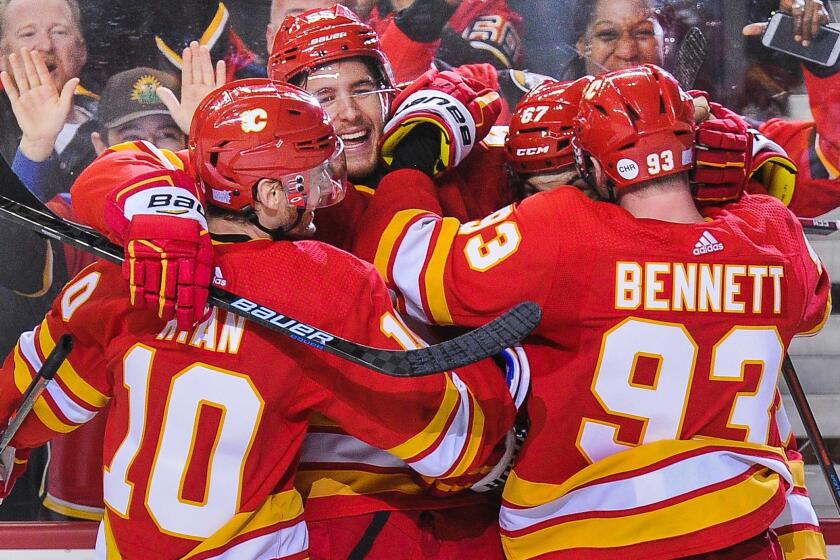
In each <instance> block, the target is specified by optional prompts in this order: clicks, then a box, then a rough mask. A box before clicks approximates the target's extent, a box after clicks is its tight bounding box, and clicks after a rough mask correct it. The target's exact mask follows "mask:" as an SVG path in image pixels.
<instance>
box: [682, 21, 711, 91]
mask: <svg viewBox="0 0 840 560" xmlns="http://www.w3.org/2000/svg"><path fill="white" fill-rule="evenodd" d="M707 50H708V43H707V42H706V36H705V35H703V32H702V31H700V29H698V28H697V27H692V28H691V29H689V30H688V32H687V33H686V34H685V37H683V40H682V43H680V50H678V51H677V61H676V68H674V77H675V78H676V79H677V81H678V82H679V83H680V86H682V88H683V89H686V90H688V89H691V88H692V87H693V86H694V81H695V80H696V79H697V74H698V73H699V72H700V68H701V67H702V66H703V63H704V62H705V61H706V53H707Z"/></svg>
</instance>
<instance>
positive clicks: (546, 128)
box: [505, 76, 593, 173]
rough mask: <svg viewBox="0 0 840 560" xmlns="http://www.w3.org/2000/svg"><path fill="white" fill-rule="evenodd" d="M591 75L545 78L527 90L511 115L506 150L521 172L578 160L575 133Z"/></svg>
mask: <svg viewBox="0 0 840 560" xmlns="http://www.w3.org/2000/svg"><path fill="white" fill-rule="evenodd" d="M592 80H593V78H592V77H591V76H584V77H583V78H580V79H578V80H575V81H571V82H570V81H566V82H554V81H551V82H546V83H543V84H541V85H539V86H537V87H536V88H534V89H533V90H531V92H530V93H528V94H527V95H526V96H525V97H524V98H522V100H521V101H520V102H519V104H518V105H517V106H516V110H515V111H514V112H513V116H512V117H511V121H510V127H509V129H508V136H507V139H506V141H505V152H506V154H507V160H508V162H509V163H510V166H511V168H512V169H513V170H514V171H516V172H518V173H540V172H543V171H556V170H559V169H561V168H563V167H566V166H569V165H573V164H574V163H575V156H574V150H573V149H572V137H573V136H574V119H575V116H576V115H577V113H578V106H579V105H580V98H581V96H582V95H583V90H584V89H586V87H587V86H588V85H589V84H590V83H591V82H592Z"/></svg>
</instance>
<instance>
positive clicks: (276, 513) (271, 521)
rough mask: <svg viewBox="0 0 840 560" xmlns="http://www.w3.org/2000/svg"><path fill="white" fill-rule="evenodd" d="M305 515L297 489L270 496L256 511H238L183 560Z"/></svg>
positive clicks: (183, 559)
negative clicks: (241, 536) (237, 538)
mask: <svg viewBox="0 0 840 560" xmlns="http://www.w3.org/2000/svg"><path fill="white" fill-rule="evenodd" d="M301 515H303V500H302V499H301V497H300V494H298V492H297V490H286V491H285V492H280V493H279V494H273V495H271V496H269V497H268V498H267V499H266V500H265V502H263V504H262V506H260V508H259V509H258V510H256V511H246V512H242V513H237V514H236V515H234V516H233V517H232V518H231V519H230V521H228V522H227V523H225V524H224V525H223V526H222V527H221V528H220V529H219V530H218V531H216V532H215V533H213V534H212V535H210V536H209V537H208V538H207V539H205V540H204V541H203V542H202V543H201V544H199V545H198V546H196V547H195V548H194V549H192V550H191V551H190V552H189V554H187V555H186V556H184V557H183V558H182V560H188V559H189V558H193V557H195V556H198V555H199V554H201V553H203V552H207V551H209V550H213V549H214V548H220V547H223V546H225V545H226V544H227V543H229V542H230V541H231V540H233V539H234V538H236V537H239V536H240V535H245V534H247V533H251V532H253V531H259V530H260V529H263V528H264V527H270V526H272V525H276V524H278V523H283V522H285V521H291V520H293V519H295V518H296V517H300V516H301Z"/></svg>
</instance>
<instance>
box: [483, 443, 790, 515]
mask: <svg viewBox="0 0 840 560" xmlns="http://www.w3.org/2000/svg"><path fill="white" fill-rule="evenodd" d="M756 464H760V465H764V466H766V467H768V468H770V469H772V470H773V471H775V472H777V473H779V475H780V476H782V478H784V479H785V480H787V481H788V484H789V485H790V486H791V487H792V486H793V475H791V473H790V471H789V470H788V467H787V465H786V464H785V463H783V462H782V461H779V460H775V459H769V458H764V457H756V456H753V455H743V454H740V453H735V452H733V451H714V452H711V453H705V454H702V455H697V456H694V457H689V458H686V459H683V460H682V461H678V462H676V463H673V464H670V465H667V466H664V467H662V468H660V469H656V470H654V471H651V472H647V473H644V474H640V475H637V476H633V477H630V478H626V479H621V480H616V481H613V482H604V483H601V484H594V485H592V486H586V487H584V488H580V489H578V490H573V491H572V492H569V493H568V494H566V495H564V496H561V497H560V498H557V499H556V500H552V501H550V502H546V503H544V504H541V505H539V506H536V507H532V508H523V509H517V508H511V507H507V506H502V509H501V512H500V514H499V525H500V526H501V528H502V529H504V530H505V531H518V530H521V529H525V528H527V527H530V526H532V525H536V524H537V523H542V522H544V521H546V520H549V519H554V518H557V517H562V516H566V515H573V514H578V513H586V512H595V511H622V510H630V509H634V508H638V507H642V506H647V505H651V504H655V503H657V502H661V501H665V500H669V499H672V498H677V497H679V496H682V495H685V494H688V493H690V492H694V491H696V490H700V489H702V488H706V487H708V486H711V485H713V484H717V483H719V482H723V481H726V480H729V479H732V478H734V477H736V476H738V475H740V474H743V473H745V472H746V471H747V470H749V469H750V468H751V467H753V465H756Z"/></svg>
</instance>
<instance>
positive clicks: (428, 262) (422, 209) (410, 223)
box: [356, 174, 583, 326]
mask: <svg viewBox="0 0 840 560" xmlns="http://www.w3.org/2000/svg"><path fill="white" fill-rule="evenodd" d="M391 181H393V182H391ZM383 183H384V180H383ZM392 189H393V190H392ZM433 189H434V185H433V184H432V183H431V182H430V181H423V180H422V178H421V177H419V176H417V175H416V174H415V175H414V176H413V177H412V176H409V175H408V174H399V175H397V174H392V176H389V184H382V185H381V186H380V191H378V192H377V194H376V196H375V197H374V198H373V200H372V201H371V204H370V206H369V213H368V214H367V215H366V220H365V223H366V227H365V229H364V231H362V232H360V234H359V242H358V243H357V245H356V248H357V251H358V254H359V255H360V256H361V257H362V258H364V259H366V260H370V262H373V263H374V265H375V266H376V269H377V270H378V271H379V272H380V274H382V276H383V278H385V280H386V282H387V283H388V285H389V286H390V287H392V288H393V289H395V290H396V291H397V292H398V294H399V298H398V302H399V306H400V307H401V309H402V310H404V311H405V312H407V313H408V314H409V315H411V316H412V317H414V318H415V319H418V320H420V321H422V322H425V323H434V324H440V325H450V324H459V325H471V326H474V325H479V324H482V323H483V322H485V321H486V320H487V319H488V318H491V317H496V316H498V315H500V314H502V313H503V312H504V311H506V310H507V309H509V308H510V307H512V306H514V305H516V304H517V303H520V302H521V301H522V296H523V294H527V297H528V299H531V300H533V301H535V302H536V303H539V304H541V305H542V304H544V303H545V300H546V297H547V294H548V291H549V290H550V288H551V286H552V282H553V280H554V277H553V274H554V270H555V269H556V266H557V264H558V262H559V261H558V259H559V258H560V241H561V238H562V237H563V236H562V235H560V234H558V233H557V232H556V231H552V230H551V228H552V227H554V226H555V225H556V223H557V221H558V220H562V213H563V211H562V210H560V209H559V208H557V207H556V205H557V202H558V200H560V199H561V198H565V197H567V196H572V197H574V196H576V195H575V194H574V193H573V192H572V189H560V190H559V191H563V192H561V193H560V194H559V195H558V194H553V193H546V195H542V194H541V195H537V196H533V197H530V198H528V199H526V200H525V201H524V202H522V203H521V204H518V205H516V204H512V205H509V206H506V207H504V208H501V209H499V210H497V211H495V212H493V213H492V214H490V215H488V216H486V217H485V218H483V219H481V220H475V221H471V222H466V223H461V222H459V221H458V220H457V219H455V218H442V217H441V216H440V215H438V214H436V213H435V212H436V211H439V210H440V206H439V204H438V203H437V200H436V197H435V195H434V190H433ZM559 191H555V192H559ZM575 191H576V189H575ZM580 196H583V195H582V194H581V195H580ZM368 216H369V218H370V219H369V220H368V219H367V217H368ZM524 271H527V274H524ZM544 307H545V306H544Z"/></svg>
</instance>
